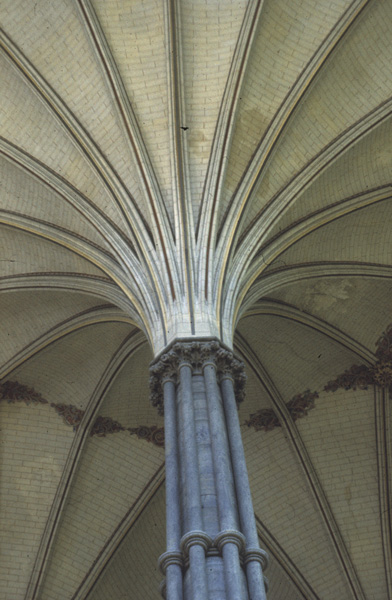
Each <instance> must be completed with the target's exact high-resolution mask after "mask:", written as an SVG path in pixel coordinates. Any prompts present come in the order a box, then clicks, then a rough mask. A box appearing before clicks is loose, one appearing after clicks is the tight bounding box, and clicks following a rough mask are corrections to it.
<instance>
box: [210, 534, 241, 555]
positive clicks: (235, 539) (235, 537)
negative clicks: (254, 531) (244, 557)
mask: <svg viewBox="0 0 392 600" xmlns="http://www.w3.org/2000/svg"><path fill="white" fill-rule="evenodd" d="M225 544H235V545H236V546H237V548H238V552H239V553H240V554H242V553H243V552H244V548H245V544H246V540H245V536H244V534H242V533H241V532H240V531H237V530H236V529H225V530H224V531H221V532H220V533H218V535H217V536H216V537H215V539H214V546H215V547H216V548H218V550H219V552H220V553H222V548H223V546H224V545H225Z"/></svg>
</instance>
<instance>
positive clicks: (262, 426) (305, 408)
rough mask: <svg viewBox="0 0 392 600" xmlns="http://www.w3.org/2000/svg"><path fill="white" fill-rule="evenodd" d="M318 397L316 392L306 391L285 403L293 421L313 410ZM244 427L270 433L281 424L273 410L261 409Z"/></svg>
mask: <svg viewBox="0 0 392 600" xmlns="http://www.w3.org/2000/svg"><path fill="white" fill-rule="evenodd" d="M318 397H319V396H318V393H317V392H311V391H310V390H306V391H305V392H303V393H302V394H297V395H296V396H294V398H292V399H291V400H289V402H287V403H286V406H287V409H288V411H289V413H290V415H291V417H292V419H293V421H296V420H297V419H301V418H302V417H305V416H306V415H307V414H308V412H309V411H310V410H311V409H312V408H314V406H315V404H314V403H315V400H316V399H317V398H318ZM245 425H247V426H248V427H254V429H255V430H256V431H260V430H263V431H272V429H275V427H281V422H280V421H279V417H278V415H277V414H276V412H275V411H274V409H273V408H262V409H260V410H258V411H257V412H255V413H253V414H251V415H250V416H249V419H248V420H247V421H245Z"/></svg>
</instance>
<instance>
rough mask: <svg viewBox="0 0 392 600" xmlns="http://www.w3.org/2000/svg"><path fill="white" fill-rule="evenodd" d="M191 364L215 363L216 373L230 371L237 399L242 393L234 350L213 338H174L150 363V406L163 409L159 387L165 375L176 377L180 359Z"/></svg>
mask: <svg viewBox="0 0 392 600" xmlns="http://www.w3.org/2000/svg"><path fill="white" fill-rule="evenodd" d="M184 362H186V363H188V364H190V365H191V367H192V369H193V370H194V371H201V370H202V368H203V365H204V364H205V363H207V362H213V363H214V364H215V365H216V369H217V375H218V376H221V375H224V374H230V375H231V377H233V380H234V388H235V394H236V399H237V402H242V400H243V399H244V397H245V383H246V375H245V368H244V364H243V363H242V362H241V361H240V360H238V359H237V358H236V357H235V356H234V354H233V353H232V352H231V351H230V350H227V349H226V348H223V347H222V346H221V345H220V343H219V342H218V341H216V340H208V341H194V342H176V343H175V344H174V345H173V347H172V348H171V349H170V350H169V351H168V352H166V353H165V354H163V355H162V356H160V358H159V359H158V360H157V361H156V362H153V363H152V364H151V365H150V398H151V402H152V404H153V406H156V407H158V411H159V412H160V413H161V414H162V412H163V389H162V384H163V382H164V380H165V379H168V378H170V379H174V380H176V378H177V373H178V368H179V366H180V365H181V364H182V363H184Z"/></svg>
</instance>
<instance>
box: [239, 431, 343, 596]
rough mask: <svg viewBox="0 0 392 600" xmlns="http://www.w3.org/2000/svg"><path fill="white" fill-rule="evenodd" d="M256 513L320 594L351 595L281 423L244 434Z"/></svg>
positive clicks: (307, 484)
mask: <svg viewBox="0 0 392 600" xmlns="http://www.w3.org/2000/svg"><path fill="white" fill-rule="evenodd" d="M243 439H244V447H245V454H246V459H247V465H248V471H249V477H250V485H251V489H252V496H253V505H254V508H255V513H256V515H257V516H260V519H261V520H262V522H263V524H265V526H266V527H267V528H268V530H269V531H270V532H272V534H273V536H274V538H275V539H276V540H277V543H278V544H279V545H280V546H281V547H282V548H283V551H284V552H285V553H286V554H287V555H288V556H289V558H290V560H291V561H292V562H293V563H294V565H295V566H296V569H297V570H299V572H300V573H301V574H302V576H303V577H304V579H305V580H306V581H307V582H308V584H309V585H310V586H311V587H312V588H313V589H314V590H315V592H316V594H317V596H318V597H319V598H323V600H327V599H328V600H329V599H331V600H332V599H333V598H339V600H340V599H342V600H346V599H347V600H349V599H351V597H352V596H351V592H350V590H349V588H348V585H347V583H346V581H345V578H344V575H343V573H342V572H341V567H340V565H339V562H338V558H337V556H336V553H335V550H334V547H333V544H332V541H331V539H330V538H329V536H328V533H327V530H326V526H325V523H323V520H322V517H321V515H320V512H319V509H318V507H317V505H316V504H315V502H314V500H313V498H312V497H311V496H310V495H309V483H308V482H307V481H306V478H305V476H304V474H303V472H302V471H301V468H300V466H299V461H298V457H297V456H296V455H295V454H294V452H293V448H292V447H291V446H290V445H289V443H288V442H287V441H286V439H285V435H284V432H283V431H282V430H281V429H280V428H277V429H274V430H273V431H268V432H265V431H261V432H260V431H259V432H255V431H253V430H250V429H249V430H248V431H247V432H246V434H245V435H244V436H243Z"/></svg>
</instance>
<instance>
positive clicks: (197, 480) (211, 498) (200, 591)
mask: <svg viewBox="0 0 392 600" xmlns="http://www.w3.org/2000/svg"><path fill="white" fill-rule="evenodd" d="M150 386H151V398H152V402H153V404H154V405H155V406H157V407H158V410H159V411H160V412H164V415H165V453H166V529H167V532H166V537H167V551H166V552H165V553H164V554H162V556H161V557H160V559H159V565H160V568H161V570H162V572H163V574H164V575H165V580H164V581H163V583H162V589H161V591H162V595H163V596H164V597H166V600H265V599H266V592H265V584H266V579H265V577H264V575H263V569H265V568H266V566H267V554H266V552H265V551H264V550H261V549H260V547H259V543H258V536H257V529H256V524H255V519H254V513H253V506H252V500H251V495H250V488H249V481H248V474H247V469H246V463H245V456H244V450H243V445H242V439H241V432H240V425H239V420H238V413H237V402H240V401H241V400H242V399H243V396H244V387H245V374H244V365H243V363H242V362H240V361H239V360H237V359H236V358H235V357H234V355H233V353H232V352H230V351H229V350H227V349H226V348H224V347H222V345H221V344H220V343H219V342H218V341H216V340H208V341H206V340H204V341H182V342H176V343H175V344H174V345H173V346H172V348H171V349H170V350H169V351H167V352H166V353H165V354H163V355H162V356H160V357H159V358H158V359H157V360H156V361H155V362H154V363H152V365H151V377H150Z"/></svg>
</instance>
